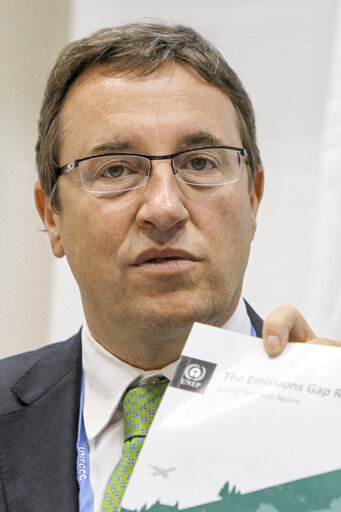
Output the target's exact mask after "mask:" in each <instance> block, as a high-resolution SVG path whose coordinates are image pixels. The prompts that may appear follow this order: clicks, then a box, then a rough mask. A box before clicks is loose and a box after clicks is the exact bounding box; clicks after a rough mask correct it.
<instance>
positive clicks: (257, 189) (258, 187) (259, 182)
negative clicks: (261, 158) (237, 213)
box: [250, 165, 264, 231]
mask: <svg viewBox="0 0 341 512" xmlns="http://www.w3.org/2000/svg"><path fill="white" fill-rule="evenodd" d="M263 191H264V171H263V167H262V166H261V165H259V166H258V170H257V174H256V175H255V177H254V180H253V183H252V187H251V190H250V205H251V214H252V216H253V223H254V231H256V225H257V223H256V217H257V212H258V208H259V205H260V202H261V200H262V196H263Z"/></svg>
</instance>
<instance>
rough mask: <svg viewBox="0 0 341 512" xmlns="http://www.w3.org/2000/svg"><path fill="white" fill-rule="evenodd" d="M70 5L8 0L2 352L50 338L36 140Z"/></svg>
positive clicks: (1, 117) (2, 3)
mask: <svg viewBox="0 0 341 512" xmlns="http://www.w3.org/2000/svg"><path fill="white" fill-rule="evenodd" d="M68 3H69V2H67V1H64V0H30V1H27V0H0V63H1V68H0V73H1V75H0V76H1V80H0V141H1V142H0V269H1V270H0V272H1V274H0V276H1V285H0V356H6V355H10V354H13V353H15V352H19V351H22V350H28V349H30V348H34V347H37V346H40V345H43V344H46V342H47V341H49V340H47V332H48V312H49V304H50V268H51V262H52V256H51V255H50V251H49V247H48V243H47V236H46V234H45V233H42V232H41V231H39V230H40V228H41V223H40V220H39V218H38V216H37V213H36V211H35V207H34V203H33V195H32V188H33V183H34V180H35V177H36V171H35V164H34V145H35V140H36V125H37V118H38V112H39V106H40V102H41V99H42V94H43V88H44V83H45V81H46V76H47V73H48V69H49V68H50V67H51V65H52V64H53V62H54V60H55V57H56V54H57V52H59V50H60V48H61V47H62V46H63V45H64V43H65V41H66V40H67V33H68Z"/></svg>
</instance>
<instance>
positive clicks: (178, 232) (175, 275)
mask: <svg viewBox="0 0 341 512" xmlns="http://www.w3.org/2000/svg"><path fill="white" fill-rule="evenodd" d="M209 144H223V145H231V146H237V147H241V139H240V135H239V130H238V127H237V119H236V114H235V111H234V108H233V106H232V104H231V102H230V100H229V99H228V98H227V96H226V95H224V94H223V93H222V92H221V91H220V90H218V89H217V88H215V87H213V86H211V85H209V84H208V83H207V82H205V81H204V80H203V79H202V78H200V77H199V76H198V75H197V74H196V73H195V71H193V70H192V69H191V68H189V67H185V66H181V65H172V66H168V67H165V68H162V69H161V70H160V71H157V72H155V73H153V74H151V75H150V76H147V77H144V78H132V77H131V76H128V75H121V76H118V75H112V74H108V73H106V74H105V73H104V72H103V68H102V69H101V68H94V69H92V70H89V71H87V72H85V73H83V74H82V75H81V76H80V77H79V78H78V79H77V80H76V81H75V83H74V84H73V85H72V86H71V89H70V90H69V93H68V95H67V98H66V101H65V104H64V106H63V110H62V142H61V151H60V165H64V164H66V163H69V162H70V161H72V160H74V159H76V158H82V157H86V156H89V155H92V154H98V153H101V152H102V153H103V152H108V151H114V150H115V149H116V150H117V151H127V152H136V153H142V154H150V155H164V154H170V153H173V152H177V151H181V150H186V149H190V148H194V147H198V146H202V145H209ZM38 187H39V186H38ZM59 187H60V188H59V190H60V198H61V211H60V213H59V214H58V215H57V214H54V213H53V212H52V211H51V210H49V206H47V203H45V213H43V216H45V223H46V225H47V229H48V231H49V233H50V241H51V245H52V249H53V252H54V254H55V255H56V256H58V257H62V256H63V255H64V254H65V255H66V256H67V259H68V261H69V264H70V267H71V269H72V271H73V274H74V276H75V278H76V280H77V282H78V285H79V288H80V291H81V295H82V300H83V305H84V309H85V315H86V318H87V319H88V323H89V325H90V328H91V329H92V331H93V333H97V335H100V334H99V333H100V329H101V328H100V325H107V326H110V325H112V326H115V329H124V328H125V327H127V326H128V325H129V326H130V327H131V326H132V325H133V326H134V327H136V329H137V330H138V329H143V328H146V329H150V330H152V329H154V330H155V329H156V330H158V329H161V331H162V329H163V328H165V327H172V328H173V329H177V328H178V327H179V328H180V327H188V326H189V325H191V324H192V322H193V321H201V322H205V323H210V324H213V325H222V324H223V323H224V322H225V321H226V320H227V319H228V318H229V317H230V315H231V314H232V313H233V311H234V309H235V307H236V305H237V303H238V300H239V297H240V293H241V287H242V281H243V275H244V271H245V267H246V264H247V260H248V254H249V247H250V243H251V240H252V238H253V235H254V231H255V216H256V213H257V208H258V204H259V200H260V198H261V191H262V173H259V175H258V177H257V178H256V182H255V186H253V188H252V190H251V192H249V191H248V178H247V168H246V165H245V162H243V170H242V175H241V177H240V179H239V181H237V182H236V183H233V184H228V185H224V186H213V187H195V186H191V185H187V184H183V183H181V182H179V181H177V179H176V178H175V176H174V174H173V172H172V168H171V162H170V160H164V161H154V162H153V170H152V175H151V177H150V179H149V180H148V182H147V184H146V185H144V186H143V187H142V188H139V189H135V190H131V191H128V192H124V193H120V194H116V195H115V194H112V195H100V194H96V193H89V192H87V191H85V190H84V189H83V187H82V184H81V181H80V178H79V172H78V170H75V171H72V172H71V173H69V174H66V175H64V176H62V177H61V178H60V179H59ZM45 201H47V200H46V199H45ZM47 219H48V220H47ZM163 258H167V259H166V260H163ZM161 331H160V332H161Z"/></svg>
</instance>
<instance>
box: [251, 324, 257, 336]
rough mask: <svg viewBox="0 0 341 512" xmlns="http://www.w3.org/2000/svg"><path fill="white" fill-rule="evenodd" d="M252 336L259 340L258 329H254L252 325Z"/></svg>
mask: <svg viewBox="0 0 341 512" xmlns="http://www.w3.org/2000/svg"><path fill="white" fill-rule="evenodd" d="M251 336H253V337H254V338H257V333H256V329H255V328H254V327H253V325H252V324H251Z"/></svg>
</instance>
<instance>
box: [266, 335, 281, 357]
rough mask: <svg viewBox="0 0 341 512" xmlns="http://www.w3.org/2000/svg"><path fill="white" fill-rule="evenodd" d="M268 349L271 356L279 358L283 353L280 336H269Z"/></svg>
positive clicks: (267, 340) (267, 339)
mask: <svg viewBox="0 0 341 512" xmlns="http://www.w3.org/2000/svg"><path fill="white" fill-rule="evenodd" d="M266 348H267V350H266V351H267V353H268V354H269V356H277V355H278V354H279V353H280V352H281V341H280V339H279V337H278V336H273V335H270V336H267V338H266Z"/></svg>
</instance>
